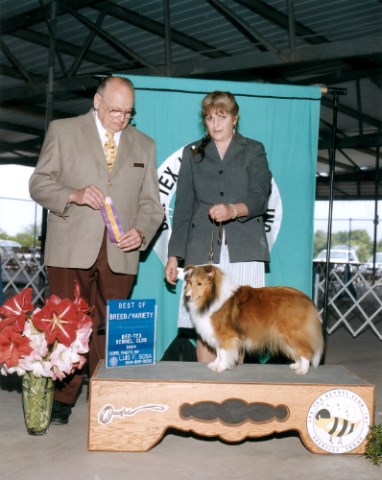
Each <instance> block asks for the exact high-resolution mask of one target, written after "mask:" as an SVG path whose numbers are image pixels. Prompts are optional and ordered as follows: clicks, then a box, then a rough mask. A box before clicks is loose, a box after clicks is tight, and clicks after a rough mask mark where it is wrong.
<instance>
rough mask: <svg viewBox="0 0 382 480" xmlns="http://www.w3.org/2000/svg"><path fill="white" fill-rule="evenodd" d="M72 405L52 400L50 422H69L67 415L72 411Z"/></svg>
mask: <svg viewBox="0 0 382 480" xmlns="http://www.w3.org/2000/svg"><path fill="white" fill-rule="evenodd" d="M72 407H73V405H69V404H68V403H63V402H59V401H58V400H53V407H52V414H51V416H50V423H51V424H52V425H66V424H67V423H68V422H69V416H70V414H71V413H72Z"/></svg>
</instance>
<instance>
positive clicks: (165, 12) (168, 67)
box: [163, 0, 172, 77]
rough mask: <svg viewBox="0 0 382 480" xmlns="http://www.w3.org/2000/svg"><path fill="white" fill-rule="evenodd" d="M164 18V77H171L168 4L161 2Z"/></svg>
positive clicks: (165, 0) (165, 1) (167, 1)
mask: <svg viewBox="0 0 382 480" xmlns="http://www.w3.org/2000/svg"><path fill="white" fill-rule="evenodd" d="M163 16H164V38H165V52H166V77H171V70H172V69H171V61H172V60H171V21H170V2H169V0H163Z"/></svg>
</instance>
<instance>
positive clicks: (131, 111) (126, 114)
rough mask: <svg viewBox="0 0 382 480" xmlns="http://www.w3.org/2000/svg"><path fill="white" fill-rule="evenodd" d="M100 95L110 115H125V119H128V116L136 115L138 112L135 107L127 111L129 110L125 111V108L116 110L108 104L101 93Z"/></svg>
mask: <svg viewBox="0 0 382 480" xmlns="http://www.w3.org/2000/svg"><path fill="white" fill-rule="evenodd" d="M100 97H101V98H102V100H103V102H104V104H105V107H106V108H107V111H108V113H109V115H110V116H111V117H113V118H118V117H120V116H121V115H123V116H124V118H125V119H128V118H133V117H134V115H135V114H136V112H135V110H134V108H133V109H132V110H129V111H127V112H124V111H123V110H116V109H114V108H110V107H109V105H108V104H107V102H106V100H105V99H104V98H103V96H102V95H100Z"/></svg>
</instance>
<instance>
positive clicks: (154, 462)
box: [0, 329, 382, 480]
mask: <svg viewBox="0 0 382 480" xmlns="http://www.w3.org/2000/svg"><path fill="white" fill-rule="evenodd" d="M325 363H326V365H341V366H344V367H346V368H348V369H349V370H351V371H352V372H354V373H356V374H357V375H359V376H361V377H362V378H364V379H365V380H367V382H369V383H371V384H374V385H375V386H376V392H375V399H376V405H375V423H376V424H379V423H382V373H381V370H382V368H381V367H382V342H381V341H380V340H378V338H377V337H376V335H375V334H374V333H373V332H372V331H370V330H368V331H366V332H364V333H363V334H361V335H360V336H359V337H357V338H353V337H352V336H351V335H350V334H349V333H348V332H347V331H346V330H344V329H340V330H338V331H336V332H334V333H333V334H332V335H330V336H329V337H328V338H327V352H326V361H325ZM17 387H18V382H17V381H14V380H13V381H11V379H10V378H8V379H4V378H3V379H2V381H1V388H0V476H1V478H2V479H3V480H5V479H12V480H18V479H25V478H28V479H29V480H35V479H36V480H37V479H43V478H44V479H46V478H50V479H52V480H61V479H62V480H64V479H65V480H71V479H81V480H90V479H92V480H109V479H121V480H122V479H129V480H135V479H137V480H148V479H150V480H162V479H166V480H169V479H170V480H188V479H209V480H221V479H235V480H241V479H249V478H256V479H264V480H265V479H266V480H268V479H271V480H273V479H276V480H278V479H280V480H281V479H292V478H293V479H296V480H298V479H302V478H303V479H304V480H310V479H317V480H318V479H320V480H322V479H339V478H354V479H357V480H373V479H377V478H378V479H380V478H381V475H382V470H381V469H382V467H376V466H374V465H373V464H372V463H371V462H370V461H369V460H367V459H366V458H365V457H364V456H362V455H348V454H340V455H332V454H327V455H317V454H312V453H310V452H309V451H308V450H307V449H306V448H305V447H304V445H303V444H302V442H301V441H300V438H299V436H298V434H296V433H293V432H288V433H286V434H277V435H274V436H270V437H266V438H262V439H251V440H246V441H243V442H241V443H239V444H227V443H224V442H222V441H220V440H219V439H215V438H214V439H205V438H204V439H202V438H200V437H197V436H194V435H192V434H181V433H176V432H174V431H171V432H170V433H167V434H166V435H165V436H164V438H163V439H162V440H161V442H160V443H159V444H158V445H157V446H155V447H154V448H153V449H151V450H150V451H148V452H144V453H130V452H90V451H88V450H87V431H88V417H87V415H88V403H87V400H86V390H85V391H84V392H83V393H82V394H81V396H80V398H79V401H78V403H77V405H76V407H75V408H74V410H73V414H72V416H71V418H70V422H69V424H68V425H64V426H54V425H52V426H51V427H50V429H49V432H48V433H47V434H46V435H45V436H42V437H32V436H29V435H27V433H26V430H25V425H24V418H23V412H22V404H21V395H20V392H19V391H18V389H17Z"/></svg>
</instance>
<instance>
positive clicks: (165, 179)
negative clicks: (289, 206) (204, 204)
mask: <svg viewBox="0 0 382 480" xmlns="http://www.w3.org/2000/svg"><path fill="white" fill-rule="evenodd" d="M183 148H184V146H183V147H181V148H179V149H178V150H176V151H175V152H174V153H172V154H171V155H170V156H169V157H168V158H167V159H166V160H165V161H164V162H163V163H162V164H161V165H160V166H159V168H158V169H157V173H158V179H159V193H160V200H161V203H162V205H163V208H164V211H165V215H166V219H165V222H164V227H163V228H162V232H161V234H160V235H159V237H158V239H157V241H156V242H155V245H154V251H155V253H156V254H157V255H158V257H159V258H160V259H161V261H162V263H163V264H164V265H165V264H166V261H167V245H168V242H169V240H170V236H171V231H172V214H173V210H174V194H175V192H176V182H177V179H178V174H179V169H180V162H181V158H182V154H183ZM281 221H282V202H281V196H280V192H279V189H278V187H277V184H276V182H275V180H274V179H272V193H271V196H270V197H269V201H268V210H267V213H266V214H265V217H264V223H265V229H266V234H267V240H268V245H269V249H270V250H271V249H272V246H273V244H274V243H275V242H276V239H277V235H278V233H279V230H280V226H281Z"/></svg>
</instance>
